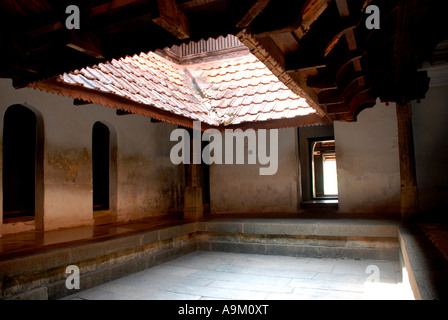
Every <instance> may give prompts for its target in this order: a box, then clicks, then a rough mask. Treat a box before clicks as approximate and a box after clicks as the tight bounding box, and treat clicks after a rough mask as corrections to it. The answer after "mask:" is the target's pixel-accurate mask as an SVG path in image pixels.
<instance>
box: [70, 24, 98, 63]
mask: <svg viewBox="0 0 448 320" xmlns="http://www.w3.org/2000/svg"><path fill="white" fill-rule="evenodd" d="M66 46H67V47H69V48H72V49H75V50H77V51H80V52H83V53H85V54H88V55H90V56H92V57H94V58H97V59H99V60H102V59H104V54H103V50H102V48H101V41H100V39H99V38H98V37H97V36H96V35H95V34H94V33H93V32H89V31H86V30H84V29H80V30H71V32H70V37H69V40H68V41H67V43H66Z"/></svg>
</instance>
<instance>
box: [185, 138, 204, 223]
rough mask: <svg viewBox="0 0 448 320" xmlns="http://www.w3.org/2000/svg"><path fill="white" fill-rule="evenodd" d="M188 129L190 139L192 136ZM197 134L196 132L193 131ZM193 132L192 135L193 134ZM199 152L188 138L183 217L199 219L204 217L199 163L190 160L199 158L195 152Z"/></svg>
mask: <svg viewBox="0 0 448 320" xmlns="http://www.w3.org/2000/svg"><path fill="white" fill-rule="evenodd" d="M192 132H195V131H194V130H192V131H190V139H191V138H192V134H191V133H192ZM195 133H196V134H197V132H195ZM195 133H193V135H194V134H195ZM197 152H201V149H199V150H195V148H194V145H193V140H190V163H191V164H188V165H187V166H186V170H187V181H186V185H185V197H184V219H187V220H199V219H201V218H203V217H204V207H203V204H202V187H201V176H200V170H201V164H195V163H194V161H192V160H193V159H195V158H198V157H199V158H198V159H200V155H197V154H195V153H197Z"/></svg>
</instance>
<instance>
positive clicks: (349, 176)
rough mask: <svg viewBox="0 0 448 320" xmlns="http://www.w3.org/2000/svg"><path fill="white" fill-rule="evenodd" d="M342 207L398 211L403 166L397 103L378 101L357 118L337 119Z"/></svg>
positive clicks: (352, 210)
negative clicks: (400, 164)
mask: <svg viewBox="0 0 448 320" xmlns="http://www.w3.org/2000/svg"><path fill="white" fill-rule="evenodd" d="M334 132H335V140H336V160H337V169H338V188H339V211H340V212H341V213H365V214H399V212H400V167H399V154H398V131H397V116H396V109H395V104H390V105H389V106H386V105H385V104H382V103H379V102H378V103H377V104H376V105H375V106H374V107H373V108H370V109H366V110H364V111H362V112H361V113H360V114H359V116H358V121H357V122H350V123H348V122H335V124H334Z"/></svg>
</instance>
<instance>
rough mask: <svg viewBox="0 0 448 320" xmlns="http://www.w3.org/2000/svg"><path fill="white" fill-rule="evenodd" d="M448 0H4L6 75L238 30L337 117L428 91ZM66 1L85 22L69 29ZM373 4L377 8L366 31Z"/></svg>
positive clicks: (28, 76) (46, 73)
mask: <svg viewBox="0 0 448 320" xmlns="http://www.w3.org/2000/svg"><path fill="white" fill-rule="evenodd" d="M444 2H445V1H444V0H295V1H289V0H288V1H286V0H270V1H269V0H91V1H87V0H71V1H65V0H42V1H37V0H0V10H1V11H0V24H1V25H0V33H1V38H2V50H1V53H0V54H1V62H0V77H8V78H12V79H13V84H14V86H16V87H21V86H26V85H27V84H28V83H29V82H32V81H36V80H40V79H44V78H47V77H51V76H55V75H58V74H60V73H62V72H65V71H71V70H74V69H77V68H81V67H84V66H87V65H93V64H96V63H98V62H101V61H107V60H110V59H112V58H119V57H122V56H125V55H132V54H135V53H140V52H148V51H152V50H155V49H162V48H164V47H167V46H171V45H173V44H180V43H182V42H188V41H192V40H193V41H198V40H200V39H207V38H209V37H217V36H219V35H227V34H234V35H237V36H238V37H239V38H240V40H241V41H242V42H243V43H244V44H246V45H247V46H248V47H249V48H250V49H251V51H252V52H253V53H254V54H255V55H256V56H258V57H259V58H260V60H261V61H263V62H264V63H265V64H266V65H267V66H268V67H269V68H270V69H271V70H272V71H273V72H274V74H276V75H278V76H279V78H280V80H282V81H283V82H285V84H287V85H288V86H289V87H290V88H291V89H292V90H293V91H295V92H297V93H300V94H306V95H307V96H308V97H309V98H311V99H312V100H313V101H314V102H315V103H316V104H317V105H319V106H320V108H321V109H322V112H323V113H326V114H327V115H328V117H329V118H331V119H332V120H344V121H354V120H356V116H357V115H358V114H359V112H360V111H362V110H363V109H365V108H367V107H371V106H373V105H374V103H375V101H376V99H377V98H378V97H379V98H380V99H381V100H383V101H390V102H407V101H411V100H414V99H422V98H424V96H425V93H426V91H427V89H428V83H429V79H428V77H427V75H426V73H424V72H419V71H418V67H419V65H420V64H421V63H422V62H423V61H425V60H427V59H429V57H430V55H431V53H432V52H433V50H434V48H435V47H436V45H437V44H438V43H439V42H441V41H442V40H444V39H447V38H448V36H447V33H446V32H447V29H448V28H446V23H445V19H446V18H445V17H444V14H445V13H446V12H447V11H446V10H445V8H444ZM68 5H77V6H78V7H79V8H80V17H81V27H80V29H79V30H68V29H67V28H66V27H65V21H66V19H67V17H68V16H69V14H67V13H66V8H67V6H68ZM368 5H376V6H378V8H379V9H380V17H381V22H380V29H378V30H375V29H374V30H369V29H368V28H367V27H366V24H365V22H366V19H367V18H368V17H369V14H367V13H366V12H365V8H366V7H367V6H368Z"/></svg>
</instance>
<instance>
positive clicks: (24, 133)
mask: <svg viewBox="0 0 448 320" xmlns="http://www.w3.org/2000/svg"><path fill="white" fill-rule="evenodd" d="M37 120H38V119H37V116H36V114H35V113H34V112H33V111H32V110H31V109H29V108H27V107H25V106H22V105H13V106H11V107H9V108H8V109H7V110H6V112H5V115H4V126H3V221H4V223H9V222H16V221H28V220H34V218H35V215H36V185H37V178H36V173H37V172H36V171H37V170H36V167H38V163H39V161H38V151H39V150H38V149H37V148H38V141H37V138H38V132H37V131H38V126H37ZM37 169H38V168H37Z"/></svg>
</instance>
